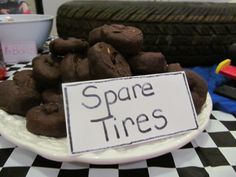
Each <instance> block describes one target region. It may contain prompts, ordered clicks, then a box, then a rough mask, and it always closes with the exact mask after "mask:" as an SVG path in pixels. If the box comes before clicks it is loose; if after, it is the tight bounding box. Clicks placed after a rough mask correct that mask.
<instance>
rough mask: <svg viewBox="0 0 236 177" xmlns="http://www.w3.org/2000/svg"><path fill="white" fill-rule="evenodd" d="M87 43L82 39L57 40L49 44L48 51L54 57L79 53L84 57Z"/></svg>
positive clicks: (87, 46)
mask: <svg viewBox="0 0 236 177" xmlns="http://www.w3.org/2000/svg"><path fill="white" fill-rule="evenodd" d="M88 48H89V43H88V42H87V41H85V40H83V39H77V38H69V39H65V40H64V39H62V38H57V39H55V40H53V41H52V42H50V44H49V50H50V52H51V53H52V54H53V55H55V56H65V55H67V54H69V53H80V54H82V55H84V54H85V53H87V50H88Z"/></svg>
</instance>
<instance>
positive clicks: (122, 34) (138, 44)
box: [101, 24, 143, 56]
mask: <svg viewBox="0 0 236 177" xmlns="http://www.w3.org/2000/svg"><path fill="white" fill-rule="evenodd" d="M101 37H102V41H103V42H106V43H108V44H111V45H112V46H113V47H114V48H115V49H116V50H118V51H119V52H120V53H121V54H123V55H131V56H133V55H137V54H138V53H139V52H140V51H141V50H142V46H143V33H142V31H141V30H140V29H138V28H136V27H133V26H125V25H120V24H112V25H104V26H103V27H102V30H101Z"/></svg>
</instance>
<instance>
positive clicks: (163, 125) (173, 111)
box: [63, 72, 198, 154]
mask: <svg viewBox="0 0 236 177" xmlns="http://www.w3.org/2000/svg"><path fill="white" fill-rule="evenodd" d="M63 96H64V106H65V116H66V123H67V133H68V134H67V136H68V140H69V147H70V153H71V154H77V153H81V152H88V151H95V150H102V149H107V148H110V147H120V146H127V145H131V144H137V143H143V142H146V141H151V140H156V139H160V138H163V137H168V136H173V135H176V134H179V133H183V132H186V131H189V130H194V129H197V128H198V125H197V121H196V118H197V116H196V113H195V109H194V105H193V102H192V97H191V93H190V90H189V88H188V83H187V79H186V76H185V73H184V72H175V73H163V74H156V75H146V76H135V77H126V78H114V79H107V80H95V81H87V82H77V83H67V84H63Z"/></svg>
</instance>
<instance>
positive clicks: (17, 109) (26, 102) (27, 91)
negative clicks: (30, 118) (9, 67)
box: [0, 80, 41, 116]
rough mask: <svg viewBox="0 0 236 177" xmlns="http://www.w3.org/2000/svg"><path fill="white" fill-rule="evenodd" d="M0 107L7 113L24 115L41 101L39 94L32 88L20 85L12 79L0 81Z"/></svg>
mask: <svg viewBox="0 0 236 177" xmlns="http://www.w3.org/2000/svg"><path fill="white" fill-rule="evenodd" d="M0 98H1V99H0V108H1V109H3V110H5V111H6V112H8V113H9V114H18V115H21V116H25V114H26V112H27V111H28V110H29V109H31V108H32V107H34V106H37V105H39V104H40V102H41V96H40V94H39V93H38V92H37V91H35V90H34V89H32V88H29V87H20V86H18V85H17V84H16V83H15V82H14V81H13V80H7V81H3V82H0Z"/></svg>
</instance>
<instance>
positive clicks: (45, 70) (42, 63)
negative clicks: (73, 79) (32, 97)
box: [32, 54, 61, 87]
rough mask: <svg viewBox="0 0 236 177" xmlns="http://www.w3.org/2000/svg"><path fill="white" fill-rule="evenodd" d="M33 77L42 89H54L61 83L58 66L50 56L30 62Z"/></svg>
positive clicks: (40, 57) (39, 57)
mask: <svg viewBox="0 0 236 177" xmlns="http://www.w3.org/2000/svg"><path fill="white" fill-rule="evenodd" d="M32 67H33V76H34V78H35V80H36V81H37V82H39V83H40V85H41V86H42V87H54V86H55V85H57V84H58V83H59V82H60V81H61V72H60V65H59V63H58V62H56V61H54V60H53V59H52V57H51V55H48V54H45V55H40V56H37V57H35V58H34V59H33V61H32Z"/></svg>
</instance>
